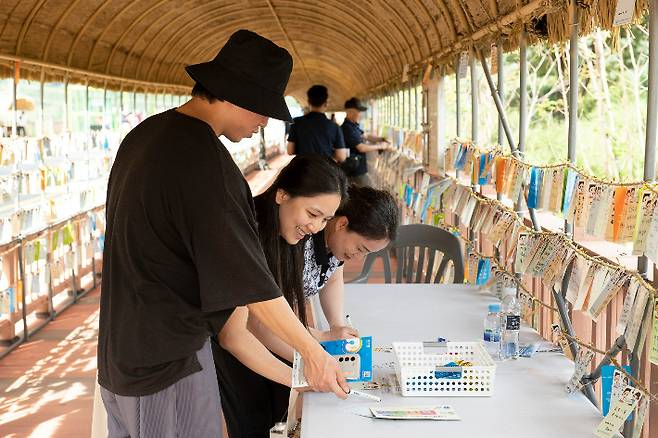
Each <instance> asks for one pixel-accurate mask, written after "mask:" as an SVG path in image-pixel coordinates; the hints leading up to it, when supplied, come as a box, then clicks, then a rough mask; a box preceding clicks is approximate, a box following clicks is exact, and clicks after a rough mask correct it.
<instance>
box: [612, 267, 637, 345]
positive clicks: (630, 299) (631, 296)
mask: <svg viewBox="0 0 658 438" xmlns="http://www.w3.org/2000/svg"><path fill="white" fill-rule="evenodd" d="M639 288H640V282H639V281H637V278H635V277H631V281H630V283H629V285H628V290H627V291H626V296H625V297H624V307H623V308H622V311H621V315H620V316H619V320H618V321H617V327H616V328H615V332H616V333H617V335H618V336H621V335H623V334H624V332H625V331H626V324H628V318H629V315H630V313H631V307H632V306H633V303H634V302H635V296H636V295H637V291H638V290H639Z"/></svg>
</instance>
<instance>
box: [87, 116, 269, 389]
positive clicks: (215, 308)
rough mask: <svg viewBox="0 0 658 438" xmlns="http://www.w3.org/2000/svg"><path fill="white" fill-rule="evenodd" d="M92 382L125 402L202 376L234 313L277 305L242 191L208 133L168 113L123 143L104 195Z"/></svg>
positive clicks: (245, 187) (205, 127)
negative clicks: (207, 345) (208, 347)
mask: <svg viewBox="0 0 658 438" xmlns="http://www.w3.org/2000/svg"><path fill="white" fill-rule="evenodd" d="M106 208H107V229H106V238H105V248H104V252H103V280H102V293H101V307H100V328H99V337H98V382H99V384H100V385H101V386H103V387H104V388H106V389H108V390H109V391H111V392H113V393H115V394H119V395H125V396H141V395H148V394H153V393H155V392H158V391H160V390H162V389H164V388H166V387H168V386H170V385H172V384H173V383H175V382H177V381H178V380H180V379H181V378H183V377H185V376H188V375H190V374H192V373H194V372H196V371H200V370H201V366H200V365H199V363H198V361H197V359H196V354H195V353H196V351H197V350H199V349H200V348H201V347H202V346H203V344H204V342H205V341H206V340H207V339H208V337H209V336H210V335H212V334H217V332H218V331H219V330H220V329H221V327H222V326H223V325H224V323H225V322H226V320H227V319H228V317H229V316H230V314H231V312H232V311H233V309H234V308H235V307H237V306H241V305H245V304H248V303H252V302H257V301H263V300H268V299H272V298H276V297H279V296H281V292H280V290H279V288H278V287H277V285H276V282H275V281H274V278H273V277H272V274H271V273H270V271H269V269H268V266H267V262H266V260H265V256H264V254H263V250H262V248H261V246H260V241H259V239H258V228H257V225H256V219H255V213H254V204H253V200H252V196H251V191H250V189H249V186H248V185H247V182H246V181H245V179H244V177H243V176H242V174H241V172H240V170H239V169H238V167H237V166H236V165H235V163H234V161H233V159H232V158H231V155H230V154H229V152H228V151H227V150H226V148H225V147H224V146H223V145H222V143H221V142H220V141H219V139H218V138H217V136H216V135H215V133H214V132H213V130H212V129H211V128H210V126H209V125H208V124H206V123H204V122H202V121H201V120H198V119H196V118H193V117H189V116H186V115H184V114H181V113H179V112H177V111H175V110H170V111H167V112H164V113H162V114H158V115H155V116H152V117H149V118H148V119H146V120H145V121H143V122H142V123H141V124H139V125H138V126H137V127H136V128H135V129H133V130H132V131H131V132H130V133H129V134H128V135H127V136H126V138H125V139H124V140H123V142H122V143H121V146H120V148H119V151H118V153H117V157H116V161H115V162H114V165H113V167H112V172H111V174H110V180H109V184H108V191H107V205H106Z"/></svg>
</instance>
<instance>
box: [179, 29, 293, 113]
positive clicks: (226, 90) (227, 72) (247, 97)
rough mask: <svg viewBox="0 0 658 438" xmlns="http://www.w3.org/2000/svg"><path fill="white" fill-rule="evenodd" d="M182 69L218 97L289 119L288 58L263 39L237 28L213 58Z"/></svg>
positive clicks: (250, 108)
mask: <svg viewBox="0 0 658 438" xmlns="http://www.w3.org/2000/svg"><path fill="white" fill-rule="evenodd" d="M185 71H187V74H189V75H190V76H191V77H192V79H194V80H195V81H196V82H198V83H199V84H201V85H202V86H203V87H204V88H205V89H206V90H208V91H209V92H210V93H211V94H212V95H213V96H215V97H216V98H218V99H221V100H225V101H227V102H230V103H232V104H233V105H237V106H239V107H241V108H244V109H247V110H249V111H253V112H255V113H257V114H260V115H262V116H267V117H272V118H274V119H279V120H283V121H287V122H290V121H292V117H290V112H289V111H288V105H286V101H285V96H284V93H285V90H286V86H287V85H288V79H290V72H291V71H292V57H291V56H290V53H288V51H287V50H286V49H284V48H282V47H279V46H277V45H276V44H274V43H273V42H272V41H270V40H268V39H267V38H263V37H262V36H260V35H258V34H256V33H254V32H251V31H249V30H244V29H242V30H239V31H237V32H235V33H234V34H233V35H231V37H230V38H229V39H228V41H227V42H226V44H225V45H224V47H222V49H221V50H220V51H219V53H218V54H217V56H216V57H215V59H213V60H212V61H208V62H203V63H201V64H194V65H188V66H187V67H185Z"/></svg>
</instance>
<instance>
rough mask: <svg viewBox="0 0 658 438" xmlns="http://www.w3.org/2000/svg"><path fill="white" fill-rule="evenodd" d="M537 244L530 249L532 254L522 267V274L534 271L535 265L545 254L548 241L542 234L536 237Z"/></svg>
mask: <svg viewBox="0 0 658 438" xmlns="http://www.w3.org/2000/svg"><path fill="white" fill-rule="evenodd" d="M535 242H536V243H535V244H534V245H533V247H532V248H531V249H530V254H529V256H528V257H526V259H525V262H524V263H523V265H522V266H521V273H522V274H526V273H527V272H528V271H529V270H532V269H534V267H535V265H536V264H537V262H538V261H539V258H540V257H541V254H543V252H544V248H546V246H547V244H548V239H547V238H546V237H544V236H542V235H540V234H536V235H535Z"/></svg>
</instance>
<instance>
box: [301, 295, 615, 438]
mask: <svg viewBox="0 0 658 438" xmlns="http://www.w3.org/2000/svg"><path fill="white" fill-rule="evenodd" d="M494 302H497V300H496V299H495V298H494V297H493V296H491V295H488V294H484V293H482V292H478V291H477V290H476V289H475V288H473V287H472V286H464V285H347V286H346V290H345V311H346V313H348V314H349V315H350V317H351V318H352V321H353V323H354V326H355V327H356V328H357V329H358V330H359V332H360V333H361V335H362V336H372V337H373V345H374V346H389V345H391V343H392V342H393V341H430V340H436V338H437V337H439V336H440V337H443V338H446V339H448V340H450V341H475V340H480V339H481V338H482V331H483V321H484V317H485V316H486V313H487V306H488V304H490V303H494ZM531 338H538V335H537V334H536V333H535V332H533V331H532V330H530V329H528V328H523V329H522V332H521V342H524V341H528V340H530V339H531ZM393 360H394V355H393V353H383V352H382V353H374V356H373V361H374V363H375V364H377V363H379V364H382V363H385V362H391V361H393ZM378 372H394V371H392V370H382V371H379V370H375V380H377V377H378V374H377V373H378ZM572 372H573V363H572V362H571V361H569V360H568V359H566V358H565V357H564V355H562V354H560V353H538V354H536V355H535V356H534V357H532V358H520V359H518V360H515V361H506V362H502V363H498V368H497V370H496V380H495V389H494V395H493V396H491V397H402V396H401V395H400V394H399V393H391V392H388V393H387V392H385V391H383V390H378V391H372V393H374V394H377V395H380V396H381V397H382V402H381V405H382V406H383V405H386V406H393V405H406V406H419V405H420V406H428V405H439V404H448V405H452V406H453V407H454V408H455V410H456V411H457V413H458V414H459V416H460V417H461V421H452V422H448V421H441V422H439V421H416V420H414V421H410V420H398V421H390V420H376V419H372V418H366V417H363V416H360V415H358V414H359V413H362V412H363V413H365V412H366V411H367V409H366V408H367V407H368V406H372V405H373V402H371V401H369V400H364V399H361V398H356V397H350V398H349V399H348V400H346V401H342V400H339V399H338V398H336V397H335V396H334V395H332V394H319V393H309V394H305V395H304V411H303V415H302V429H301V430H302V438H323V437H327V438H336V437H340V436H349V435H358V436H361V437H378V438H384V437H398V438H399V437H404V438H412V437H423V438H425V437H427V438H430V437H431V438H434V437H437V438H438V437H460V438H479V437H483V438H485V437H486V438H491V437H501V438H502V437H505V438H513V437H532V438H544V437H545V438H556V437H568V438H580V437H591V436H593V432H594V430H595V429H596V426H597V425H598V424H599V422H600V421H601V418H602V416H601V413H600V412H599V411H598V410H597V409H596V408H595V407H594V406H593V405H592V404H591V403H590V402H589V401H588V400H587V399H586V398H585V396H584V395H582V393H580V392H578V393H575V394H571V395H570V394H567V393H566V391H565V389H564V387H565V385H566V383H567V382H568V380H569V378H570V377H571V374H572Z"/></svg>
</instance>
